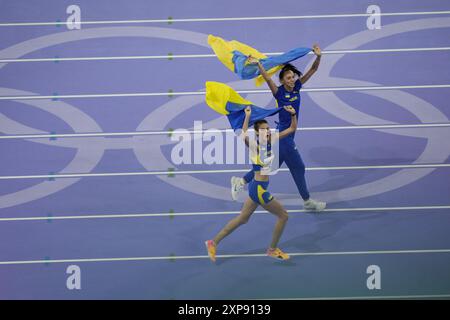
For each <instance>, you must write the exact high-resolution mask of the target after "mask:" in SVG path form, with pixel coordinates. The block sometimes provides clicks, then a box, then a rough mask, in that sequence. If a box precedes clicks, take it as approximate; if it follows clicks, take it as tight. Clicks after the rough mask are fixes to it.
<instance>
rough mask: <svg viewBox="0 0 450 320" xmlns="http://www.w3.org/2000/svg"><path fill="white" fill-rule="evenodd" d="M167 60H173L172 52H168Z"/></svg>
mask: <svg viewBox="0 0 450 320" xmlns="http://www.w3.org/2000/svg"><path fill="white" fill-rule="evenodd" d="M167 59H169V60H173V53H172V52H169V53H168V54H167Z"/></svg>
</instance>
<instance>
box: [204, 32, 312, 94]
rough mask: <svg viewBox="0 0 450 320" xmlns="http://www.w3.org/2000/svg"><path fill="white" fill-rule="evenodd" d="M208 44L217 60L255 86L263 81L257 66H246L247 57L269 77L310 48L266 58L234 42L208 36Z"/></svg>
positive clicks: (246, 46) (307, 51)
mask: <svg viewBox="0 0 450 320" xmlns="http://www.w3.org/2000/svg"><path fill="white" fill-rule="evenodd" d="M208 44H209V45H210V46H211V48H212V49H213V51H214V53H215V54H216V56H217V58H218V59H219V60H220V61H221V62H222V63H223V64H224V65H225V66H226V67H227V68H228V69H230V70H231V71H233V72H234V73H236V74H237V75H238V76H239V77H240V78H241V79H244V80H246V79H253V78H256V79H255V82H256V85H257V86H260V85H261V84H262V83H263V82H264V79H263V78H262V76H261V75H260V74H259V69H258V66H257V65H252V64H247V58H248V56H249V55H251V56H252V57H255V58H256V59H258V60H259V61H260V62H261V64H262V65H263V67H264V69H266V70H267V73H268V74H269V76H272V75H273V74H275V73H276V72H277V71H278V70H280V69H281V68H282V66H283V65H284V64H286V63H288V62H291V61H294V60H296V59H298V58H301V57H303V56H305V55H306V54H308V53H309V52H310V51H311V50H312V49H311V48H302V47H300V48H295V49H292V50H290V51H288V52H286V53H283V54H281V55H278V56H274V57H270V58H268V57H267V56H266V55H264V54H262V53H260V52H259V51H258V50H256V49H254V48H252V47H250V46H248V45H246V44H244V43H241V42H239V41H236V40H232V41H225V40H224V39H222V38H220V37H215V36H213V35H211V34H210V35H208Z"/></svg>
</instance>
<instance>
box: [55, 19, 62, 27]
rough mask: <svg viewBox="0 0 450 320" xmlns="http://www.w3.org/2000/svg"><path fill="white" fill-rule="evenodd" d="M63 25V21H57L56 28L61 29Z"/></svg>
mask: <svg viewBox="0 0 450 320" xmlns="http://www.w3.org/2000/svg"><path fill="white" fill-rule="evenodd" d="M62 25H63V24H62V22H61V19H58V20H56V24H55V26H56V27H57V28H59V27H61V26H62Z"/></svg>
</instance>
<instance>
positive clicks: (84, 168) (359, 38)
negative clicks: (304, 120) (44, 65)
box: [0, 18, 450, 208]
mask: <svg viewBox="0 0 450 320" xmlns="http://www.w3.org/2000/svg"><path fill="white" fill-rule="evenodd" d="M445 27H450V19H449V18H432V19H420V20H413V21H406V22H401V23H396V24H391V25H385V26H383V28H382V29H381V30H377V31H376V32H372V31H363V32H359V33H356V34H354V35H351V36H348V37H345V38H343V39H341V40H339V41H337V42H335V43H334V44H332V45H330V46H329V47H327V48H325V49H324V50H333V49H335V48H338V47H346V48H348V49H352V48H356V47H358V46H361V45H363V44H365V43H368V42H371V41H374V40H377V39H381V38H384V37H387V36H391V35H395V34H398V33H403V32H409V31H415V30H424V29H434V28H445ZM105 37H147V38H153V37H154V38H163V39H170V40H177V41H182V42H188V43H191V44H197V45H199V46H203V47H209V46H208V44H207V41H206V39H207V35H206V34H202V33H197V32H191V31H185V30H177V29H167V28H156V27H113V28H93V29H83V30H78V31H76V32H73V31H68V32H61V33H56V34H52V35H47V36H43V37H38V38H35V39H31V40H28V41H24V42H22V43H19V44H16V45H14V46H12V47H9V48H6V49H4V50H1V51H0V57H8V58H11V59H14V58H18V57H20V56H23V55H25V54H27V53H30V52H33V51H36V50H39V49H43V48H46V47H48V46H53V45H58V44H63V43H67V42H73V41H80V40H86V39H96V38H105ZM341 57H342V55H336V56H333V57H330V58H328V57H327V59H324V60H323V61H322V65H321V68H320V69H319V73H318V75H317V76H316V77H315V79H318V80H319V81H320V82H321V83H327V82H328V81H329V82H330V83H331V82H333V83H336V78H333V77H330V73H331V70H332V68H333V67H334V65H335V64H336V63H337V61H338V60H339V59H340V58H341ZM4 65H6V64H5V63H2V64H0V68H2V67H3V66H4ZM313 81H314V80H313ZM313 81H311V82H312V83H313ZM339 81H340V84H342V85H345V86H347V85H373V84H374V83H369V82H363V81H358V80H351V79H343V78H339ZM230 85H231V86H239V88H240V89H243V90H245V89H247V88H248V89H250V88H252V85H253V84H252V83H251V82H250V81H237V82H233V83H230ZM0 93H3V94H8V95H10V94H19V93H20V94H22V95H24V94H25V95H28V94H33V93H30V92H24V91H18V90H14V89H7V88H1V89H0ZM364 93H366V94H370V95H374V96H378V97H380V98H383V99H386V100H388V101H390V102H393V103H396V104H398V105H399V106H401V107H403V108H405V109H406V110H408V111H410V112H412V113H413V114H415V115H416V116H417V117H418V118H419V119H420V120H421V121H423V122H429V121H434V122H437V121H440V122H447V121H448V118H447V117H446V116H445V115H444V114H442V113H441V112H440V111H439V110H437V109H436V108H435V107H434V106H432V105H431V104H429V103H428V102H426V101H424V100H422V99H420V98H418V97H415V96H413V95H411V94H409V93H405V92H402V91H399V90H396V91H390V92H387V94H386V92H384V93H382V94H380V93H378V92H369V91H367V92H364ZM309 95H310V96H311V98H312V99H313V100H314V101H315V102H316V103H317V104H318V105H319V106H320V107H322V108H323V109H324V110H325V111H327V112H329V113H331V114H333V115H334V116H336V117H338V118H341V119H343V120H345V121H348V122H350V123H353V124H368V123H370V124H378V123H383V124H386V123H393V122H390V121H386V120H383V119H379V118H376V117H373V116H371V115H368V114H365V113H362V112H360V111H357V110H355V109H354V108H352V107H351V106H349V105H347V104H346V103H345V102H343V101H342V100H340V99H339V98H338V97H337V96H336V95H335V94H334V93H320V94H318V93H309ZM246 98H247V99H249V100H252V101H254V102H255V103H256V104H259V105H261V106H266V105H267V104H268V103H269V102H270V101H271V97H269V96H264V95H256V94H255V95H248V96H247V97H246ZM203 101H204V98H203V97H202V96H186V97H180V98H176V99H174V100H171V101H169V102H167V103H165V104H163V105H162V106H160V107H159V108H157V109H156V110H154V111H152V112H151V113H149V114H148V115H147V117H146V118H144V120H143V121H142V122H141V123H140V125H139V126H138V128H137V129H136V130H137V131H140V130H150V129H151V130H155V129H156V130H163V129H165V128H166V125H167V124H168V123H169V122H170V121H171V120H172V119H173V118H175V117H176V116H179V114H180V113H182V112H185V111H188V110H190V109H191V108H192V107H194V106H195V105H198V104H200V103H203ZM17 102H22V103H25V101H20V100H17ZM412 102H413V103H412ZM26 103H27V104H29V105H33V106H36V107H38V108H41V109H42V110H46V111H48V112H51V113H53V114H55V115H56V116H58V117H60V118H61V119H62V120H65V121H66V122H67V123H68V124H69V125H70V126H71V127H72V128H73V129H74V130H75V132H80V131H84V132H86V131H90V132H94V131H100V130H101V128H100V127H99V125H98V124H97V123H96V122H95V120H94V119H92V118H91V117H89V116H88V115H87V114H85V113H83V112H82V111H81V110H78V109H76V108H75V107H73V106H71V105H69V104H67V103H64V102H59V101H57V102H55V101H51V100H35V101H27V102H26ZM48 103H51V104H52V107H51V108H48ZM55 103H60V104H62V105H63V106H64V108H66V109H67V113H69V112H73V113H75V115H74V114H72V115H71V117H72V118H71V120H69V118H67V114H65V112H64V111H61V110H64V108H55V107H54V105H55ZM56 110H59V111H56ZM1 120H2V122H4V123H7V124H8V126H7V128H8V131H9V132H15V133H17V132H21V133H24V134H29V133H37V131H38V130H36V129H33V128H29V127H25V126H23V125H21V124H19V123H17V122H15V121H13V120H11V119H9V118H6V116H4V115H3V116H2V118H1ZM219 123H222V124H225V123H226V121H225V119H224V117H220V118H218V119H217V120H214V121H211V122H209V123H208V124H207V126H206V127H219V125H218V124H219ZM17 128H19V130H17ZM24 129H25V130H24ZM439 130H443V129H442V128H438V129H424V130H421V131H420V133H417V132H414V130H402V131H401V132H400V131H396V130H389V129H379V131H382V132H387V133H393V134H400V135H405V136H411V137H422V138H426V139H427V145H426V148H425V150H424V151H423V153H422V154H421V155H420V156H419V157H418V158H417V159H416V160H415V161H414V163H421V162H424V161H425V160H424V159H425V158H426V157H427V156H429V155H433V157H435V160H436V161H441V162H444V161H445V160H446V159H447V157H448V156H449V154H448V152H446V150H448V149H446V148H442V143H446V144H448V141H445V140H444V139H442V138H441V137H442V131H439ZM24 131H26V132H24ZM39 133H40V132H39ZM89 139H90V140H89V148H85V145H84V144H83V143H82V140H81V139H71V140H70V142H69V141H65V140H60V141H58V142H49V141H44V140H38V141H36V140H30V141H33V142H39V143H45V144H51V145H53V146H64V147H67V146H70V147H74V148H77V155H76V156H75V158H74V159H73V160H72V162H71V163H70V164H69V165H68V166H66V167H65V168H64V169H63V170H62V171H61V173H64V172H91V171H92V170H93V168H94V167H95V165H96V164H97V163H98V162H99V161H100V160H101V158H102V156H103V153H104V151H105V150H108V149H112V148H115V149H122V148H132V149H133V151H134V153H135V155H136V157H137V159H138V161H139V162H140V163H141V164H142V165H143V166H144V167H145V168H146V169H147V170H166V169H167V168H169V167H173V164H172V163H171V162H169V161H168V160H167V159H166V158H165V157H164V155H163V154H162V151H161V147H162V146H164V145H167V144H170V143H167V138H166V137H158V136H154V137H141V136H135V137H132V138H121V139H107V138H102V137H99V138H89ZM149 145H152V146H154V147H153V148H149ZM157 149H159V151H160V152H159V153H158V152H155V151H156V150H157ZM82 159H83V160H82ZM86 159H87V160H86ZM433 170H435V169H404V170H400V171H398V172H396V173H394V174H392V175H389V176H387V177H384V178H381V179H379V180H376V181H373V182H370V183H366V184H362V185H358V186H352V187H349V188H345V189H340V190H335V191H327V192H320V193H316V194H315V196H317V197H320V198H321V199H324V200H326V201H328V202H333V201H345V200H354V199H359V198H363V197H368V196H372V195H376V194H381V193H384V192H388V191H390V190H393V189H397V188H400V187H403V186H405V185H407V184H410V183H412V182H414V181H417V180H418V179H420V178H422V177H424V176H426V175H427V174H429V173H431V172H432V171H433ZM158 178H159V179H161V180H163V181H165V182H166V183H169V184H171V185H173V186H174V187H176V188H180V189H183V190H185V191H189V192H193V193H197V194H199V195H202V196H207V197H210V198H216V199H223V200H229V196H228V192H229V188H228V187H222V186H219V185H215V184H212V183H209V182H206V181H203V180H201V179H198V178H195V177H192V176H188V175H183V176H176V177H175V178H167V177H162V176H161V177H158ZM78 180H79V178H68V179H58V180H57V181H53V182H43V183H40V184H37V185H34V186H32V187H29V188H27V189H24V190H21V191H18V192H15V193H11V194H7V195H2V196H0V208H5V207H11V206H15V205H18V204H21V203H26V202H29V201H33V200H36V199H39V198H43V197H45V196H47V195H50V194H53V193H55V192H58V191H61V190H63V189H65V188H66V187H68V186H70V185H72V184H73V183H75V182H77V181H78ZM276 196H277V197H279V198H280V199H282V202H283V203H284V204H285V205H298V203H299V201H300V200H299V197H298V195H297V194H277V195H276Z"/></svg>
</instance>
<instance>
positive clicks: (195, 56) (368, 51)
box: [0, 47, 450, 63]
mask: <svg viewBox="0 0 450 320" xmlns="http://www.w3.org/2000/svg"><path fill="white" fill-rule="evenodd" d="M448 50H450V47H430V48H398V49H366V50H330V51H322V54H324V55H327V54H353V53H393V52H395V53H398V52H423V51H426V52H429V51H448ZM264 54H265V55H266V56H277V55H281V54H283V52H271V53H264ZM308 54H309V55H312V54H314V53H313V52H309V53H308ZM215 57H216V55H215V54H177V55H150V56H110V57H71V58H59V57H54V58H34V59H31V58H24V59H0V63H13V62H63V61H108V60H148V59H180V58H215Z"/></svg>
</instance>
